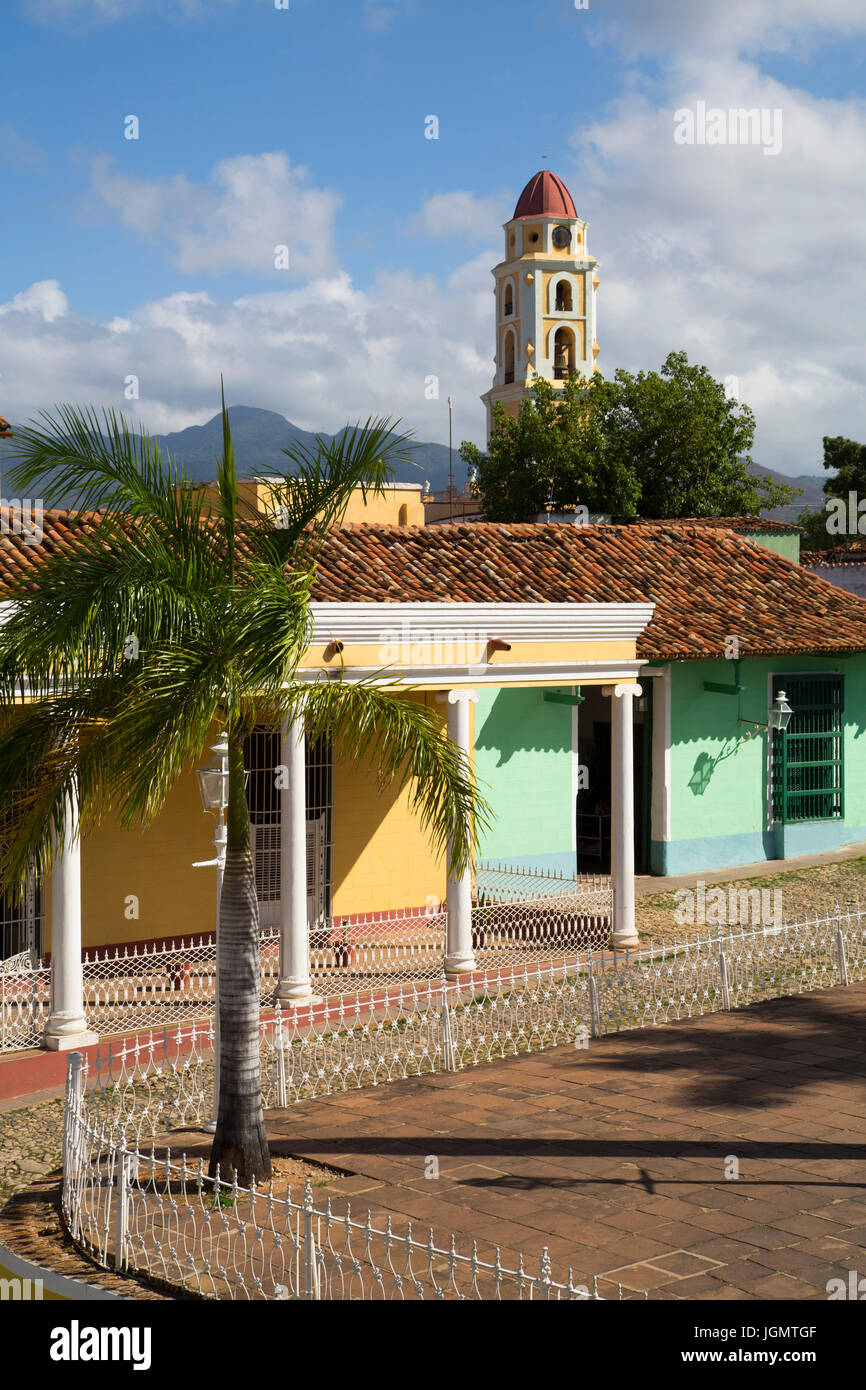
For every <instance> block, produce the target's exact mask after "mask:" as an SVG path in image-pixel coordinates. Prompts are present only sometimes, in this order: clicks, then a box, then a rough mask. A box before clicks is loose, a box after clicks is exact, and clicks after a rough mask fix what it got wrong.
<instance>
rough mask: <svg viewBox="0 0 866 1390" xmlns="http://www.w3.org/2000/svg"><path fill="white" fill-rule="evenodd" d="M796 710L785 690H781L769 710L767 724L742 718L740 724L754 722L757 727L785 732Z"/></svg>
mask: <svg viewBox="0 0 866 1390" xmlns="http://www.w3.org/2000/svg"><path fill="white" fill-rule="evenodd" d="M793 713H794V711H793V710H792V709H791V706H790V705H789V704H788V697H787V695H786V694H785V692H784V690H780V691H779V693H778V695H777V696H776V698H775V700H774V701H773V703H772V704H771V705H770V708H769V709H768V710H767V722H766V724H759V723H758V721H757V720H756V719H740V720H739V721H738V722H739V723H740V724H752V725H754V727H755V728H756V729H778V730H779V732H780V733H784V732H785V730H786V729H787V727H788V725H789V724H790V722H791V715H792V714H793Z"/></svg>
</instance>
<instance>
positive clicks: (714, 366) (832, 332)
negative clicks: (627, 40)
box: [565, 59, 866, 473]
mask: <svg viewBox="0 0 866 1390" xmlns="http://www.w3.org/2000/svg"><path fill="white" fill-rule="evenodd" d="M667 98H668V99H667V101H666V102H665V105H664V106H658V105H655V104H654V103H653V102H651V101H650V100H649V99H648V98H647V97H646V96H644V95H642V94H641V93H638V92H633V93H629V94H627V95H626V96H624V97H623V98H622V100H621V101H619V102H617V103H615V104H614V105H613V107H612V108H611V114H610V115H609V117H608V118H607V119H603V120H600V121H598V122H597V123H596V124H595V125H594V126H592V127H590V128H588V129H587V128H583V129H581V131H580V133H579V134H575V136H574V137H573V144H574V146H575V147H576V148H578V149H579V150H580V152H581V153H580V156H579V166H578V171H577V172H576V173H575V174H574V175H572V174H571V173H570V172H565V179H566V183H568V184H569V186H570V187H571V190H572V192H573V193H574V195H575V197H576V198H577V199H578V203H579V206H580V207H581V210H582V211H583V212H584V214H585V215H586V216H587V217H588V218H589V220H590V223H591V228H590V250H591V251H592V252H593V254H594V255H596V256H598V258H599V260H600V261H601V266H602V269H601V288H600V290H599V341H600V344H601V356H600V358H599V366H600V368H601V370H602V371H603V372H605V373H612V372H613V371H614V369H615V368H616V367H617V366H628V367H629V368H632V369H635V368H639V367H657V366H658V365H659V364H660V363H661V361H662V360H663V358H664V357H665V355H666V354H667V353H668V352H669V351H670V350H671V349H674V348H685V349H686V350H687V351H688V353H689V356H690V358H691V359H692V360H697V361H702V362H705V363H706V364H707V366H709V367H710V369H711V370H712V371H713V372H714V374H715V375H716V376H718V377H720V378H721V377H725V376H728V375H735V376H737V377H738V378H739V382H740V395H741V398H742V399H743V400H744V401H745V402H746V403H748V404H750V405H751V406H752V407H753V409H754V410H755V413H756V415H757V418H758V430H757V435H756V445H755V450H754V456H755V458H756V460H757V461H758V462H759V463H763V464H765V465H767V466H769V467H774V468H779V469H780V470H782V471H784V472H791V473H801V472H808V471H810V470H812V469H817V468H818V467H819V465H820V456H821V436H822V435H823V434H851V435H852V436H853V437H855V438H859V437H862V435H863V410H864V404H866V365H864V361H863V353H862V343H863V339H864V336H866V246H864V228H866V185H864V182H863V179H862V169H863V168H864V166H866V107H864V105H863V104H862V103H860V102H855V101H834V100H828V99H822V98H817V97H814V96H812V95H810V94H809V93H806V92H803V91H797V90H794V89H792V88H786V87H784V86H782V85H780V84H779V83H777V82H775V81H773V80H772V79H771V78H769V77H767V76H765V75H763V74H761V73H760V72H759V71H758V70H757V69H756V68H755V67H754V66H752V65H750V64H746V63H738V62H729V61H724V60H721V59H717V60H713V61H703V62H700V63H699V62H693V61H689V62H687V63H682V64H680V65H678V66H677V67H676V69H675V70H672V72H671V74H670V77H669V84H668V89H667ZM698 100H704V101H706V102H707V103H708V104H709V105H715V106H719V107H722V108H728V107H751V106H758V107H768V108H771V109H772V108H780V109H781V111H782V116H783V141H782V149H781V153H780V154H779V155H778V156H776V157H773V158H767V157H765V156H764V155H763V154H762V152H761V149H760V148H757V147H751V146H742V145H740V146H709V145H701V146H699V145H692V146H683V145H676V144H674V141H673V128H674V119H673V112H674V110H675V109H677V108H680V107H689V108H694V107H695V104H696V102H697V101H698Z"/></svg>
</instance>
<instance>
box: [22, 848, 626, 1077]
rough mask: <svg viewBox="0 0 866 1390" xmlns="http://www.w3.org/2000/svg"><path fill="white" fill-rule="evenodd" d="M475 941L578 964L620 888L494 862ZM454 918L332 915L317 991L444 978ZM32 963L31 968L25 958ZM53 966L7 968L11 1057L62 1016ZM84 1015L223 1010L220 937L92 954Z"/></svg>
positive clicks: (102, 1024)
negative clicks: (54, 1011)
mask: <svg viewBox="0 0 866 1390" xmlns="http://www.w3.org/2000/svg"><path fill="white" fill-rule="evenodd" d="M477 885H478V886H477V887H476V897H475V901H474V903H473V908H472V938H473V947H474V951H475V959H476V963H477V966H478V968H479V970H482V971H494V972H495V971H497V970H501V969H508V968H510V967H512V966H515V967H517V966H524V965H531V964H533V963H534V962H538V961H541V962H544V961H557V962H558V961H563V960H572V961H575V960H576V959H577V958H578V954H579V953H580V952H582V951H585V950H586V948H587V947H599V946H602V945H604V943H605V942H606V940H607V938H608V936H609V934H610V880H609V879H607V878H604V877H599V876H589V875H583V876H580V877H577V878H572V879H569V878H567V877H565V876H563V875H556V874H548V873H544V872H538V873H536V872H535V871H533V870H527V869H512V868H509V867H507V866H503V865H491V864H483V865H479V867H478V870H477ZM446 935H447V913H446V912H445V910H444V908H443V907H439V906H433V907H430V908H425V909H419V910H418V911H415V912H408V911H407V912H390V913H387V912H386V913H366V914H363V915H357V916H353V917H342V918H321V919H320V920H319V921H318V922H316V923H315V924H314V925H313V926H311V928H310V974H311V978H312V981H313V987H314V991H315V993H316V994H317V995H320V996H325V997H326V998H328V999H333V998H338V997H342V996H343V995H349V996H351V995H354V994H356V993H357V992H359V991H364V990H366V989H373V988H379V987H384V988H386V989H388V990H394V989H396V990H399V989H401V988H402V987H403V986H404V985H407V984H413V983H416V982H418V983H424V982H428V983H429V982H434V983H435V982H437V981H438V979H439V976H440V974H441V970H442V964H443V960H444V957H445V950H446ZM25 956H26V957H27V960H26V962H25ZM279 958H280V936H279V931H278V930H277V929H276V928H274V927H270V928H268V929H266V930H264V931H263V932H262V934H261V945H260V951H259V964H260V974H259V978H260V997H261V1000H262V1003H263V1004H266V1005H269V1004H273V1003H274V1002H275V1000H276V992H277V985H278V983H279ZM50 971H51V967H50V965H49V964H46V963H44V962H40V961H38V960H37V961H36V962H35V963H34V962H33V961H32V960H31V959H30V956H29V955H28V953H26V952H25V953H22V955H21V957H20V959H19V958H18V957H15V958H14V960H13V961H10V962H7V963H6V969H5V972H4V970H3V969H0V991H2V997H0V1050H4V1049H5V1050H13V1049H16V1048H24V1047H36V1046H38V1045H39V1044H40V1042H41V1039H42V1031H43V1029H44V1026H45V1022H46V1020H47V1017H48V1014H49V1012H50ZM82 975H83V988H84V1010H85V1014H86V1016H87V1020H88V1023H89V1024H90V1025H91V1027H93V1028H94V1029H95V1030H96V1031H97V1032H99V1033H101V1034H102V1035H103V1036H105V1035H109V1034H123V1033H132V1032H136V1031H146V1030H150V1029H153V1028H159V1027H164V1026H170V1027H175V1026H176V1025H177V1024H189V1023H190V1022H192V1021H193V1020H196V1021H197V1020H203V1019H207V1018H209V1017H211V1016H212V1015H213V1012H214V1009H215V1007H216V947H215V944H214V940H213V936H212V934H207V935H202V936H198V937H180V938H178V939H175V940H172V941H168V942H161V943H153V944H146V943H145V944H142V945H133V946H124V947H115V948H112V947H104V948H100V949H98V950H92V951H86V952H85V953H84V957H83V961H82Z"/></svg>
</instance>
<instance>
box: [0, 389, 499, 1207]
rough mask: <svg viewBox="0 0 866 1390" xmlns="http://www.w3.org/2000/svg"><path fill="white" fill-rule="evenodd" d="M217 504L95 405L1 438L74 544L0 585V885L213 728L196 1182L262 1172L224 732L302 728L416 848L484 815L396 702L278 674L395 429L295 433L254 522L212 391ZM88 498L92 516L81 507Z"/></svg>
mask: <svg viewBox="0 0 866 1390" xmlns="http://www.w3.org/2000/svg"><path fill="white" fill-rule="evenodd" d="M222 426H223V453H222V457H221V458H220V459H219V460H218V461H217V489H216V494H213V493H206V492H205V491H204V490H203V489H202V488H201V487H199V486H197V485H196V484H194V483H193V482H192V481H191V480H190V479H189V477H188V476H187V474H186V473H185V471H184V470H183V469H182V468H178V467H177V466H176V465H175V464H174V463H173V462H172V461H171V460H170V459H167V458H166V459H164V458H163V457H162V455H161V453H160V449H159V446H158V444H157V443H156V442H154V441H153V440H152V439H150V437H149V436H148V435H147V433H146V432H144V431H139V432H135V431H133V430H132V429H131V428H130V427H129V426H128V424H127V423H126V422H125V421H124V419H123V418H122V417H118V416H117V415H116V414H115V413H114V412H113V411H104V412H103V413H102V415H101V416H100V414H98V413H97V412H96V411H94V410H92V409H85V410H81V409H77V408H74V407H72V406H60V407H57V408H56V410H55V412H54V414H51V413H49V412H44V413H43V414H42V415H41V416H39V417H38V419H37V420H35V421H31V422H30V424H29V425H27V426H25V427H23V428H21V429H20V430H19V431H17V432H16V445H17V449H16V453H17V462H16V463H15V465H14V467H13V468H12V469H11V470H10V474H9V476H10V479H11V482H12V485H13V487H14V488H15V489H16V490H17V489H20V490H21V491H22V492H26V493H27V494H28V495H30V496H33V495H36V494H37V493H38V492H39V491H40V490H41V491H42V492H43V495H47V493H48V491H49V489H52V488H53V489H56V491H57V492H62V493H64V494H67V495H69V494H73V495H75V496H76V497H77V498H78V502H79V508H80V510H79V512H78V515H77V522H76V523H75V525H76V530H77V543H76V544H75V545H74V546H72V547H70V548H68V549H66V550H58V551H56V552H54V553H52V554H51V555H49V556H46V557H45V558H44V559H43V560H42V561H41V562H40V563H39V564H36V565H31V566H28V567H27V568H26V569H24V570H22V573H21V574H20V575H15V576H13V578H12V579H11V580H9V582H8V584H7V585H6V589H5V592H4V595H3V597H4V599H6V600H7V601H8V602H9V604H10V609H9V613H10V616H9V617H8V620H7V621H6V622H5V623H4V624H3V625H2V626H0V722H2V731H0V841H2V853H0V884H4V885H10V886H12V887H16V888H18V889H19V891H20V887H21V885H23V883H24V882H25V881H26V878H27V875H28V873H30V872H32V870H33V868H34V867H35V868H36V870H37V871H39V872H41V873H45V872H47V871H48V870H49V869H50V866H51V862H52V859H53V856H54V854H55V853H56V852H57V849H58V848H60V847H62V845H63V843H64V836H65V834H66V833H67V831H66V820H65V815H64V811H65V807H66V805H67V799H68V798H69V797H70V795H74V796H75V797H77V804H78V808H79V824H80V826H81V829H82V830H83V831H85V832H86V831H87V830H89V829H92V828H93V827H94V826H96V825H98V824H99V823H100V822H101V821H103V820H104V819H105V818H106V817H108V816H113V817H117V818H118V819H119V822H120V824H121V825H123V826H130V827H131V826H135V825H139V826H141V825H146V824H148V823H150V822H151V821H153V820H154V818H155V817H156V816H157V815H158V814H159V812H160V809H161V807H162V806H163V804H164V802H165V799H166V796H167V795H168V793H169V791H170V790H171V788H172V787H173V785H174V784H175V783H176V782H177V780H178V778H179V777H180V776H181V775H182V774H183V773H184V772H185V771H186V770H188V769H189V766H190V764H191V762H192V761H193V760H194V759H197V758H199V757H200V756H201V755H202V753H203V751H204V749H205V748H206V746H207V744H208V742H209V741H210V740H211V739H212V738H213V735H214V731H215V730H217V729H220V728H223V729H226V730H227V732H228V746H229V752H228V773H229V775H228V808H227V835H228V840H227V854H226V864H225V876H224V880H223V887H222V896H221V900H220V933H219V937H220V940H219V943H218V953H219V959H218V971H219V978H220V997H219V1000H218V1009H219V1020H220V1029H219V1033H220V1039H221V1044H220V1090H219V1105H218V1115H217V1128H216V1133H215V1135H214V1143H213V1149H212V1152H211V1173H213V1172H214V1170H215V1168H216V1165H217V1164H219V1165H220V1170H221V1172H222V1173H223V1174H229V1175H230V1174H232V1173H236V1174H237V1177H238V1180H239V1181H240V1182H242V1183H244V1184H248V1183H249V1182H250V1180H251V1179H253V1178H255V1179H257V1180H261V1179H265V1178H267V1176H268V1175H269V1172H270V1159H269V1156H268V1145H267V1138H266V1135H265V1128H264V1118H263V1114H262V1102H261V1086H260V1073H259V1053H258V1022H259V957H258V951H259V922H258V904H257V900H256V892H255V881H254V876H253V863H252V857H251V854H250V822H249V810H248V806H247V801H246V795H245V786H244V751H243V750H244V738H245V735H246V734H247V733H248V732H249V730H250V729H251V727H252V726H253V724H254V723H255V722H256V720H257V719H261V718H262V716H263V714H264V715H266V717H268V718H271V719H273V720H274V721H279V720H282V719H291V718H296V717H300V718H303V720H304V722H305V724H306V729H307V732H308V735H309V736H310V737H311V738H313V739H315V738H318V737H320V736H321V735H322V734H323V733H327V734H328V735H329V736H330V737H331V738H332V739H333V740H334V742H335V745H336V746H337V747H339V748H340V749H341V751H342V753H343V754H344V755H346V756H348V757H350V758H361V757H367V756H369V757H371V758H373V759H375V760H376V761H377V763H378V769H379V775H380V777H381V779H382V780H383V782H387V781H396V782H397V784H399V785H401V786H402V785H407V786H408V787H409V788H410V793H411V801H412V803H413V805H414V807H415V808H416V810H417V811H418V813H419V815H420V818H421V820H422V823H423V824H424V825H426V826H427V828H428V830H429V833H430V835H431V838H432V840H433V841H434V843H435V844H436V845H437V846H439V847H444V846H445V845H446V844H447V845H448V846H450V853H451V855H452V860H453V861H454V862H455V865H456V867H457V869H458V870H459V869H461V868H462V867H465V865H466V864H467V863H468V862H469V859H470V856H471V853H472V845H473V841H474V838H475V835H476V833H477V830H478V827H479V825H480V823H481V822H482V821H483V819H484V816H485V810H486V808H485V807H484V804H483V802H482V801H481V799H480V798H479V796H478V795H477V793H476V790H475V786H474V782H473V777H472V773H471V769H470V767H469V765H468V763H467V760H466V758H465V756H464V755H463V754H462V753H461V752H460V750H458V749H457V748H456V747H455V745H454V744H452V743H451V742H450V740H448V739H447V738H444V737H443V735H442V728H441V725H440V724H439V722H438V721H437V719H436V718H435V716H434V715H433V714H432V713H431V712H429V711H428V710H426V709H425V708H424V707H422V706H421V705H420V704H418V703H416V702H413V701H412V700H411V699H409V698H407V693H406V692H405V691H404V692H398V691H396V690H394V689H393V688H389V685H390V684H391V682H390V681H389V679H388V678H387V676H386V675H384V676H383V678H380V679H379V680H378V681H376V682H373V681H368V682H367V683H363V684H356V683H350V682H348V681H346V680H344V679H342V678H341V677H340V676H339V675H338V677H337V678H336V679H331V678H323V679H322V680H321V681H317V682H315V683H313V684H309V683H301V682H300V681H299V680H298V679H297V670H298V664H299V661H300V658H301V656H302V654H303V652H304V650H305V649H306V647H307V645H308V643H309V640H310V637H311V616H310V606H309V604H310V590H311V586H312V582H313V577H314V571H315V557H316V553H317V550H318V548H319V547H320V546H321V544H322V541H323V539H324V537H325V535H326V533H327V531H328V529H329V528H330V527H331V526H333V524H334V523H335V522H338V521H339V520H340V519H341V517H342V516H343V515H344V513H345V509H346V506H347V504H348V500H349V497H350V495H351V493H352V490H353V489H354V488H355V487H357V486H359V485H360V486H361V487H362V488H363V489H365V496H366V490H368V489H369V490H372V491H374V492H381V489H382V486H383V484H384V482H385V481H386V480H387V479H388V478H389V477H390V476H391V475H392V469H393V466H394V463H395V462H396V461H397V460H398V459H400V458H402V457H403V456H404V455H405V450H406V442H405V441H406V439H407V436H406V435H405V434H404V435H402V436H400V435H398V434H397V433H396V426H395V425H392V423H391V422H390V421H389V420H387V419H371V420H368V421H367V423H366V425H364V426H363V427H360V426H357V427H355V428H354V429H350V430H347V431H345V432H344V433H343V434H342V435H341V436H338V437H337V438H336V439H335V440H334V441H333V442H329V443H326V442H324V441H322V440H318V441H317V447H316V448H315V449H305V448H304V447H302V446H301V445H297V444H296V445H294V446H292V447H291V448H288V449H285V450H284V451H283V452H284V453H285V455H286V456H287V459H288V464H287V466H286V471H285V474H281V475H280V477H279V479H278V480H277V481H276V482H275V483H273V484H272V486H273V514H270V515H265V514H262V513H261V512H259V511H257V510H256V509H255V507H254V506H252V505H247V504H245V503H244V502H243V500H242V498H241V497H239V489H238V477H237V471H236V466H235V457H234V449H233V446H232V439H231V430H230V427H229V418H228V413H227V411H226V408H225V396H224V395H223V403H222ZM93 509H99V513H98V515H95V514H94V510H93Z"/></svg>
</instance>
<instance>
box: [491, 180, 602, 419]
mask: <svg viewBox="0 0 866 1390" xmlns="http://www.w3.org/2000/svg"><path fill="white" fill-rule="evenodd" d="M587 226H588V223H586V222H584V221H583V220H582V219H581V218H580V217H578V215H577V211H576V209H575V206H574V202H573V200H572V197H571V194H570V193H569V191H568V189H567V188H566V186H565V184H564V183H563V182H562V180H561V179H559V178H557V176H556V174H554V173H551V171H550V170H549V169H542V170H540V171H539V173H537V174H535V175H534V176H533V177H532V178H531V179H530V180H529V183H528V184H527V185H526V187H525V188H524V190H523V192H522V193H521V195H520V197H519V198H518V200H517V206H516V208H515V209H514V216H513V217H512V218H511V220H510V221H509V222H506V223H505V228H504V230H505V259H504V260H501V261H500V262H499V264H498V265H497V266H494V268H493V278H494V280H495V282H496V284H495V287H494V293H495V296H496V356H495V359H494V360H495V364H496V373H495V375H494V378H493V385H492V386H491V388H490V390H489V391H486V392H485V393H484V395H483V396H482V397H481V399H482V401H483V402H484V404H485V406H486V409H487V437H488V439H489V437H490V427H491V423H492V407H493V402H494V401H502V403H503V405H504V406H505V409H506V412H507V413H508V414H509V415H517V413H518V411H519V409H520V402H521V401H522V400H523V399H524V398H525V397H527V396H528V395H529V394H530V392H531V389H532V382H533V380H534V378H535V376H536V375H538V376H543V377H545V378H546V380H547V381H551V382H553V383H554V385H555V384H556V383H557V382H564V381H565V380H566V379H567V377H569V376H570V375H571V373H572V372H577V373H578V374H580V375H582V376H586V377H591V376H592V373H593V371H594V370H595V360H596V357H597V356H598V350H599V349H598V343H597V341H596V332H595V295H596V290H597V289H598V275H597V273H596V272H597V270H598V262H597V261H596V260H595V258H594V257H593V256H590V254H589V251H588V250H587V245H586V229H587Z"/></svg>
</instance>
